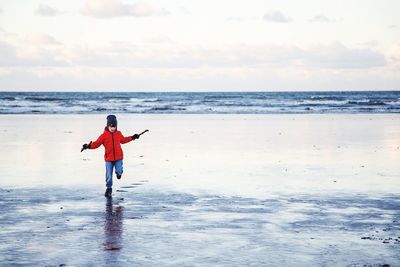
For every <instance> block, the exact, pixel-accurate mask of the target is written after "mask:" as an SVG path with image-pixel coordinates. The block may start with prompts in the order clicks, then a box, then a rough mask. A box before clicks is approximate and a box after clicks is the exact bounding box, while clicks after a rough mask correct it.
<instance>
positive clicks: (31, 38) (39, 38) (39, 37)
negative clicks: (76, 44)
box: [25, 33, 62, 46]
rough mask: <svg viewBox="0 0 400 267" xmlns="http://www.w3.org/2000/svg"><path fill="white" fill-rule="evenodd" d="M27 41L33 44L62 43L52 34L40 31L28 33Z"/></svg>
mask: <svg viewBox="0 0 400 267" xmlns="http://www.w3.org/2000/svg"><path fill="white" fill-rule="evenodd" d="M25 40H26V41H27V43H29V44H31V45H35V46H46V45H62V43H60V42H59V41H57V40H56V39H55V38H54V37H53V36H51V35H47V34H42V33H30V34H28V35H27V36H26V38H25Z"/></svg>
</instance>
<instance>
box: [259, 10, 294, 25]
mask: <svg viewBox="0 0 400 267" xmlns="http://www.w3.org/2000/svg"><path fill="white" fill-rule="evenodd" d="M263 19H264V20H266V21H269V22H278V23H288V22H291V21H292V19H291V18H289V17H287V16H286V15H284V14H283V13H282V12H280V11H277V10H275V11H269V12H267V13H265V14H264V16H263Z"/></svg>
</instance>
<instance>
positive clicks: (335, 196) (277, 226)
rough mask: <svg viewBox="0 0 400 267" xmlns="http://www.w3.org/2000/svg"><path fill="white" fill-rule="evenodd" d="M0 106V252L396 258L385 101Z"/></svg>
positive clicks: (396, 153) (358, 260)
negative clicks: (114, 170) (274, 108)
mask: <svg viewBox="0 0 400 267" xmlns="http://www.w3.org/2000/svg"><path fill="white" fill-rule="evenodd" d="M106 115H107V114H95V115H85V114H83V115H80V114H74V115H60V114H58V115H47V114H46V115H43V114H41V115H0V124H1V125H2V126H3V127H2V129H1V130H0V138H1V140H2V146H3V148H2V153H1V155H0V166H1V170H2V175H1V178H0V207H1V211H2V213H1V214H0V218H1V219H0V227H1V233H0V263H1V265H6V266H9V265H11V266H12V265H34V266H85V265H94V266H105V265H112V264H114V265H117V266H132V265H138V266H157V265H158V266H243V265H245V266H294V265H295V266H365V265H366V266H380V265H381V266H383V265H384V264H390V265H391V266H400V256H399V253H398V251H399V249H400V199H399V197H398V193H399V192H400V165H399V162H400V116H399V115H398V114H120V115H118V114H117V115H118V128H119V130H121V131H122V133H123V134H124V135H126V136H128V135H133V134H134V133H139V132H142V131H143V130H145V129H149V132H148V133H146V134H144V135H143V136H141V137H140V139H139V140H135V141H133V142H131V143H128V144H125V145H123V149H124V174H123V177H122V179H121V180H117V179H116V178H115V177H114V186H113V189H114V191H113V198H112V200H106V199H105V198H104V196H103V194H104V190H105V185H104V179H105V178H104V176H105V167H104V158H103V154H104V150H103V148H102V147H100V148H99V149H97V150H86V151H84V152H82V153H81V152H80V148H81V146H82V144H83V143H88V142H89V141H94V140H96V139H97V137H98V136H99V135H100V134H101V133H102V131H103V129H104V126H105V117H106Z"/></svg>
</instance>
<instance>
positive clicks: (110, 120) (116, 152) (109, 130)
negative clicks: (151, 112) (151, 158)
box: [81, 115, 139, 197]
mask: <svg viewBox="0 0 400 267" xmlns="http://www.w3.org/2000/svg"><path fill="white" fill-rule="evenodd" d="M135 139H139V135H138V134H134V135H132V136H127V137H124V136H123V135H122V133H121V132H120V131H118V130H117V117H115V115H108V116H107V126H106V127H105V129H104V132H103V133H102V134H101V135H100V136H99V138H97V140H96V141H94V142H92V141H90V143H89V144H84V145H83V146H82V150H81V152H82V151H83V150H85V149H96V148H98V147H99V146H100V145H103V146H104V148H105V154H104V160H105V161H106V186H107V189H106V192H105V193H104V196H105V197H111V195H112V184H113V181H112V173H113V169H114V167H115V174H116V175H117V178H118V179H121V176H122V172H123V169H122V160H123V158H124V154H123V151H122V148H121V144H125V143H128V142H130V141H133V140H135Z"/></svg>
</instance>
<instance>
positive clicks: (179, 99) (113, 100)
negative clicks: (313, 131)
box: [0, 91, 400, 114]
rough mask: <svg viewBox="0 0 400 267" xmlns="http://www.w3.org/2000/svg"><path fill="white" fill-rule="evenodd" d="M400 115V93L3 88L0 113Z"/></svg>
mask: <svg viewBox="0 0 400 267" xmlns="http://www.w3.org/2000/svg"><path fill="white" fill-rule="evenodd" d="M97 113H150V114H154V113H157V114H162V113H166V114H280V113H282V114H297V113H299V114H309V113H316V114H321V113H400V91H346V92H342V91H338V92H196V93H195V92H148V93H144V92H0V114H97Z"/></svg>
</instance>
